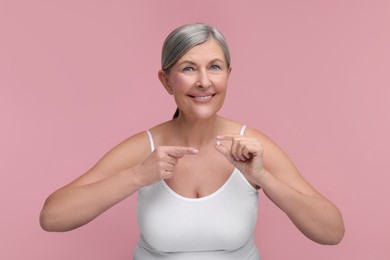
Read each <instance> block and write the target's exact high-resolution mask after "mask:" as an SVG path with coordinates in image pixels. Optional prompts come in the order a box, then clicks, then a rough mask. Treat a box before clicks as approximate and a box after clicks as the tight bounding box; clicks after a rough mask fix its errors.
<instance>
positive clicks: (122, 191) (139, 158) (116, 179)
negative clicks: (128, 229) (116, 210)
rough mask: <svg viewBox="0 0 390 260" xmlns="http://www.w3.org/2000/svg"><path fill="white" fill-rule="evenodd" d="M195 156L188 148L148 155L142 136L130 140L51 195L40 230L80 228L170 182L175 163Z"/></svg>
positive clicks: (171, 147)
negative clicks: (149, 188)
mask: <svg viewBox="0 0 390 260" xmlns="http://www.w3.org/2000/svg"><path fill="white" fill-rule="evenodd" d="M197 152H198V151H197V150H196V149H194V148H191V147H177V146H164V147H157V149H155V151H154V152H153V153H150V150H149V141H148V139H147V137H146V133H140V134H137V135H135V136H133V137H130V138H129V139H127V140H126V141H124V142H123V143H121V144H119V145H118V146H117V147H115V148H114V149H112V150H111V151H109V152H108V153H107V154H106V155H105V156H104V157H103V158H102V159H101V160H100V161H99V162H98V163H97V164H96V165H95V166H94V167H93V168H92V169H91V170H89V171H88V172H86V173H85V174H83V175H82V176H81V177H79V178H78V179H76V180H75V181H73V182H72V183H70V184H68V185H66V186H65V187H63V188H61V189H59V190H57V191H55V192H54V193H53V194H51V195H50V196H49V197H48V199H47V200H46V202H45V204H44V206H43V209H42V211H41V215H40V223H41V226H42V228H43V229H44V230H47V231H68V230H72V229H75V228H77V227H80V226H82V225H84V224H86V223H88V222H90V221H91V220H93V219H94V218H96V217H97V216H99V215H100V214H101V213H103V212H104V211H106V210H107V209H109V208H111V207H112V206H114V205H115V204H117V203H118V202H120V201H122V200H123V199H125V198H127V197H129V196H131V195H132V194H134V192H136V191H137V190H138V189H140V188H141V187H144V186H148V185H151V184H153V183H155V182H157V181H160V180H161V179H168V178H171V177H172V176H173V172H174V169H175V165H176V164H177V163H178V160H179V159H180V158H182V157H183V156H184V155H186V154H196V153H197ZM145 158H146V159H145Z"/></svg>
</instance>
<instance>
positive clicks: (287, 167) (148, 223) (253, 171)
mask: <svg viewBox="0 0 390 260" xmlns="http://www.w3.org/2000/svg"><path fill="white" fill-rule="evenodd" d="M230 72H231V67H230V55H229V50H228V47H227V44H226V42H225V40H224V38H223V36H222V35H221V34H220V33H219V32H218V30H217V29H215V28H213V27H210V26H209V25H206V24H189V25H185V26H182V27H179V28H177V29H176V30H174V31H173V32H172V33H171V34H170V35H169V36H168V37H167V39H166V40H165V42H164V46H163V53H162V69H161V70H160V71H159V73H158V76H159V79H160V81H161V83H162V85H163V86H164V87H165V89H166V90H167V92H168V93H169V94H170V95H173V97H174V99H175V101H176V104H177V107H178V109H177V111H176V113H175V116H174V118H173V119H172V120H170V121H167V122H165V123H162V124H160V125H157V126H155V127H153V128H151V129H150V130H147V131H145V132H142V133H138V134H136V135H134V136H131V137H129V138H128V139H127V140H125V141H124V142H123V143H121V144H119V145H118V146H117V147H115V148H114V149H112V150H111V151H109V152H108V153H107V154H106V155H105V156H104V157H103V158H102V159H101V160H100V161H99V162H98V163H97V164H96V165H95V166H94V167H93V168H92V169H90V170H89V171H88V172H86V173H85V174H84V175H82V176H81V177H79V178H78V179H76V180H75V181H73V182H72V183H70V184H68V185H66V186H65V187H63V188H61V189H59V190H57V191H56V192H54V193H53V194H52V195H50V196H49V198H48V199H47V201H46V202H45V205H44V207H43V209H42V212H41V218H40V221H41V225H42V227H43V229H45V230H48V231H67V230H71V229H75V228H77V227H79V226H82V225H84V224H86V223H88V222H89V221H91V220H92V219H94V218H95V217H97V216H98V215H100V214H101V213H102V212H104V211H105V210H107V209H109V208H110V207H112V206H113V205H115V204H116V203H118V202H120V201H121V200H123V199H125V198H127V197H129V196H131V195H132V194H134V193H135V192H138V222H139V226H140V242H139V245H138V247H137V249H136V250H135V254H134V259H225V260H226V259H260V256H259V253H258V250H257V249H256V246H255V243H254V236H253V233H254V227H255V224H256V219H257V203H258V190H259V189H262V190H263V191H264V192H265V194H266V195H267V196H268V197H269V198H270V199H271V200H272V201H273V202H274V203H275V204H276V205H277V206H278V207H279V208H280V209H281V210H283V211H284V212H285V213H286V214H287V215H288V217H289V218H290V219H291V220H292V222H293V223H294V224H295V225H296V226H297V228H298V229H299V230H300V231H301V232H302V233H303V234H305V235H306V236H307V237H308V238H310V239H311V240H313V241H316V242H318V243H321V244H337V243H339V242H340V241H341V239H342V237H343V234H344V225H343V221H342V217H341V214H340V212H339V211H338V209H337V208H336V207H335V206H334V205H333V204H332V203H331V202H330V201H329V200H327V199H325V198H324V197H323V196H322V195H321V194H319V193H318V192H317V191H316V190H315V189H313V188H312V187H311V186H310V184H308V183H307V182H306V181H305V180H304V179H303V178H302V176H301V175H300V174H299V172H298V171H297V169H296V168H295V166H294V165H293V163H292V162H291V161H290V160H289V158H288V157H287V155H286V154H285V153H284V152H283V151H282V150H281V149H280V148H279V147H278V146H277V145H276V144H275V143H274V142H272V141H271V140H270V139H269V138H268V137H267V136H265V135H264V134H262V133H261V132H259V131H257V130H255V129H252V128H246V127H245V126H243V125H241V124H240V123H237V122H234V121H231V120H229V119H226V118H223V117H221V116H219V115H218V114H217V112H218V111H219V109H220V108H221V106H222V104H223V102H224V98H225V94H226V89H227V83H228V79H229V75H230Z"/></svg>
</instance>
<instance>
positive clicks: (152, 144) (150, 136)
mask: <svg viewBox="0 0 390 260" xmlns="http://www.w3.org/2000/svg"><path fill="white" fill-rule="evenodd" d="M245 129H246V125H242V127H241V129H240V135H244V133H245ZM146 133H147V134H148V138H149V143H150V151H151V152H153V151H154V149H155V147H154V140H153V136H152V133H151V132H150V131H149V129H147V130H146Z"/></svg>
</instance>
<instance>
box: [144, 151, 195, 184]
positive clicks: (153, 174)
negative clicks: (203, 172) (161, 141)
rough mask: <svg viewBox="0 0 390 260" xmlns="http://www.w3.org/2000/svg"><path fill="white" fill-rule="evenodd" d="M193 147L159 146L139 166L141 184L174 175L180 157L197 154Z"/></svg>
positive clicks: (151, 182)
mask: <svg viewBox="0 0 390 260" xmlns="http://www.w3.org/2000/svg"><path fill="white" fill-rule="evenodd" d="M198 152H199V151H198V150H197V149H195V148H193V147H181V146H159V147H157V148H156V149H155V150H154V151H153V152H152V153H151V154H150V155H149V156H148V157H147V158H146V159H145V160H144V161H143V162H142V163H141V164H140V165H139V166H138V167H137V171H136V172H137V175H138V176H139V182H140V184H141V186H148V185H151V184H153V183H155V182H158V181H160V180H163V179H170V178H172V176H173V173H174V170H175V166H176V165H177V164H178V162H179V159H180V158H182V157H183V156H184V155H186V154H197V153H198Z"/></svg>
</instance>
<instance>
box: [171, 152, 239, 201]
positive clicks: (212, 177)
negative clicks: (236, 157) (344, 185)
mask: <svg viewBox="0 0 390 260" xmlns="http://www.w3.org/2000/svg"><path fill="white" fill-rule="evenodd" d="M233 170H234V167H233V165H231V164H230V163H229V162H228V161H227V160H226V159H225V158H224V157H223V156H222V155H220V154H218V153H217V152H216V151H211V152H205V153H203V154H199V155H196V156H187V157H183V158H182V159H180V160H179V163H178V164H177V165H176V167H175V170H174V175H173V177H172V178H171V179H166V180H165V183H166V184H167V185H168V186H169V187H170V188H171V189H172V190H173V191H174V192H175V193H177V194H179V195H181V196H183V197H187V198H202V197H206V196H208V195H210V194H213V193H214V192H216V191H217V190H218V189H219V188H220V187H222V186H223V185H224V184H225V183H226V181H227V180H228V179H229V177H230V176H231V174H232V172H233Z"/></svg>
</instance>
